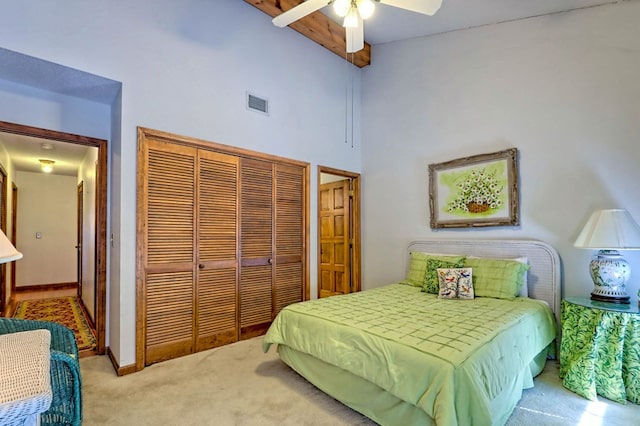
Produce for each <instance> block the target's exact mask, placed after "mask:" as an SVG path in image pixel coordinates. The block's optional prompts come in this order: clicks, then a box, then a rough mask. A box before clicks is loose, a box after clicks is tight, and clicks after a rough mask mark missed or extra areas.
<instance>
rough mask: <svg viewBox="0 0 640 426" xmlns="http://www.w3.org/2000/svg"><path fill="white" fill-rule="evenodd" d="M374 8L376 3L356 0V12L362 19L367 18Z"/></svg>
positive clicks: (368, 0)
mask: <svg viewBox="0 0 640 426" xmlns="http://www.w3.org/2000/svg"><path fill="white" fill-rule="evenodd" d="M374 10H376V5H375V3H374V2H373V1H371V0H358V13H360V16H361V17H362V19H369V18H371V16H372V15H373V11H374Z"/></svg>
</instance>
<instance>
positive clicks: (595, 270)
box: [589, 250, 631, 303]
mask: <svg viewBox="0 0 640 426" xmlns="http://www.w3.org/2000/svg"><path fill="white" fill-rule="evenodd" d="M589 270H590V273H591V279H592V280H593V284H594V289H593V291H592V292H591V299H592V300H598V301H601V302H609V303H629V296H628V295H627V293H626V283H627V281H628V280H629V277H630V276H631V267H630V266H629V263H628V262H627V261H626V260H624V258H623V257H622V256H621V255H620V253H618V251H617V250H600V251H599V252H598V254H596V256H595V257H594V258H593V259H592V260H591V262H590V263H589Z"/></svg>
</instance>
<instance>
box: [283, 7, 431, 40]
mask: <svg viewBox="0 0 640 426" xmlns="http://www.w3.org/2000/svg"><path fill="white" fill-rule="evenodd" d="M331 3H333V10H334V12H335V13H336V14H337V15H338V16H339V17H341V18H344V21H343V23H342V26H343V27H345V30H346V36H347V40H346V42H347V53H353V52H357V51H359V50H362V49H363V48H364V25H363V22H364V20H365V19H367V18H369V17H370V16H371V15H372V14H373V11H374V9H375V4H376V3H382V4H387V5H389V6H394V7H398V8H401V9H406V10H410V11H412V12H417V13H422V14H424V15H429V16H431V15H434V14H435V13H436V12H437V11H438V9H440V6H441V5H442V0H306V1H305V2H303V3H300V4H299V5H298V6H296V7H293V8H291V9H289V10H287V11H286V12H284V13H282V14H280V15H278V16H276V17H275V18H273V24H274V25H275V26H277V27H281V28H283V27H286V26H287V25H289V24H291V23H293V22H295V21H297V20H298V19H300V18H303V17H305V16H307V15H309V14H311V13H313V12H315V11H316V10H319V9H322V8H323V7H325V6H327V5H329V4H331Z"/></svg>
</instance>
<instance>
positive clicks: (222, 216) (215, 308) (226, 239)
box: [196, 150, 239, 351]
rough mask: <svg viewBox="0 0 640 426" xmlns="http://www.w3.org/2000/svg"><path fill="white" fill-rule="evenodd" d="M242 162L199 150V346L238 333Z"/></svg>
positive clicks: (218, 343)
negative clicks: (239, 196)
mask: <svg viewBox="0 0 640 426" xmlns="http://www.w3.org/2000/svg"><path fill="white" fill-rule="evenodd" d="M238 164H239V160H238V157H236V156H231V155H225V154H219V153H215V152H210V151H204V150H200V151H199V152H198V170H199V176H198V185H197V187H198V202H197V204H198V209H197V212H198V213H197V221H198V227H197V239H196V242H197V243H196V244H197V248H198V250H197V251H198V270H197V285H196V289H197V290H196V303H197V307H196V309H197V330H198V338H197V343H196V350H198V351H200V350H204V349H209V348H212V347H216V346H221V345H224V344H227V343H232V342H235V341H236V340H237V339H238V332H237V321H238V316H237V294H238V238H237V235H238V190H239V170H238Z"/></svg>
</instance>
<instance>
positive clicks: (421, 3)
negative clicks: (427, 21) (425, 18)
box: [380, 0, 442, 16]
mask: <svg viewBox="0 0 640 426" xmlns="http://www.w3.org/2000/svg"><path fill="white" fill-rule="evenodd" d="M380 3H382V4H388V5H389V6H394V7H399V8H400V9H407V10H410V11H412V12H417V13H422V14H424V15H429V16H431V15H434V14H435V13H436V12H437V11H438V9H440V6H442V0H380Z"/></svg>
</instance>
